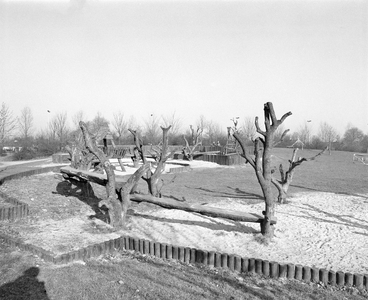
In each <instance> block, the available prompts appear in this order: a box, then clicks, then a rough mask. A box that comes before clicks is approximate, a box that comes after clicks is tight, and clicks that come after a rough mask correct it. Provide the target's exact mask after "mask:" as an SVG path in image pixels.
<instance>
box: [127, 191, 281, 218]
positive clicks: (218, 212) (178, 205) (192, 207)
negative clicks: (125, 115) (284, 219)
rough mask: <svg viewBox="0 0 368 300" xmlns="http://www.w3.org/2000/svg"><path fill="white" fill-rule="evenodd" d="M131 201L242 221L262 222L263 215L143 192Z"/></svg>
mask: <svg viewBox="0 0 368 300" xmlns="http://www.w3.org/2000/svg"><path fill="white" fill-rule="evenodd" d="M130 197H131V201H135V202H148V203H153V204H156V205H159V206H161V207H164V208H169V209H180V210H184V211H188V212H195V213H199V214H201V215H206V216H210V217H218V218H224V219H230V220H234V221H240V222H258V223H260V222H261V220H262V219H263V217H262V216H261V215H258V214H253V213H246V212H238V211H234V210H229V209H223V208H217V207H210V206H203V205H201V204H187V203H185V202H178V201H176V200H173V199H170V198H157V197H153V196H151V195H141V194H132V195H130ZM276 221H277V219H276V218H275V217H273V218H272V220H271V223H272V224H275V223H276Z"/></svg>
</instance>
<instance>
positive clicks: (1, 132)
mask: <svg viewBox="0 0 368 300" xmlns="http://www.w3.org/2000/svg"><path fill="white" fill-rule="evenodd" d="M16 128H17V120H16V119H15V118H14V117H13V113H12V111H11V110H10V109H9V107H8V106H7V105H6V104H5V103H4V102H3V103H2V104H1V109H0V149H3V146H4V143H5V141H6V140H7V139H9V138H10V136H11V134H12V133H13V132H14V130H15V129H16Z"/></svg>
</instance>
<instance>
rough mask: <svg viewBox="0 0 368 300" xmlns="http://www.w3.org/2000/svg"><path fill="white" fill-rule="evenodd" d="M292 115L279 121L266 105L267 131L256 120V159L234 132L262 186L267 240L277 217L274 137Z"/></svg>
mask: <svg viewBox="0 0 368 300" xmlns="http://www.w3.org/2000/svg"><path fill="white" fill-rule="evenodd" d="M290 115H291V112H288V113H286V114H284V115H283V116H282V117H281V119H280V120H278V119H277V117H276V113H275V111H274V108H273V104H272V103H271V102H267V103H265V105H264V118H265V131H263V130H261V128H260V127H259V124H258V117H256V119H255V126H256V129H257V132H258V133H259V134H260V137H258V138H256V139H255V141H254V144H255V147H254V158H253V157H252V156H251V155H249V154H248V153H247V151H246V147H245V144H244V143H243V141H242V140H241V139H240V136H239V134H238V133H237V132H234V134H233V136H234V138H235V139H236V140H237V142H238V143H239V145H240V147H241V149H242V152H243V153H242V154H241V156H242V157H244V158H245V159H246V162H248V163H250V165H251V166H252V167H253V168H254V170H255V173H256V176H257V180H258V182H259V184H260V186H261V189H262V192H263V196H264V200H265V210H264V211H263V212H262V213H263V215H264V219H263V221H262V223H261V233H262V235H264V236H265V237H266V238H267V239H271V238H272V237H273V234H274V232H273V226H271V225H272V224H271V220H272V218H273V217H274V215H275V198H274V197H273V193H272V188H271V183H272V174H271V172H272V167H271V152H272V149H273V145H274V135H275V131H276V130H277V128H278V127H279V126H280V125H281V124H282V122H283V121H284V120H285V119H286V118H287V117H288V116H290Z"/></svg>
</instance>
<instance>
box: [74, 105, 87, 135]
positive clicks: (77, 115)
mask: <svg viewBox="0 0 368 300" xmlns="http://www.w3.org/2000/svg"><path fill="white" fill-rule="evenodd" d="M85 119H86V117H85V115H84V111H83V110H80V111H78V112H77V113H75V114H74V116H73V117H72V121H73V125H74V127H75V128H76V129H78V131H80V129H79V122H80V121H82V122H84V121H85Z"/></svg>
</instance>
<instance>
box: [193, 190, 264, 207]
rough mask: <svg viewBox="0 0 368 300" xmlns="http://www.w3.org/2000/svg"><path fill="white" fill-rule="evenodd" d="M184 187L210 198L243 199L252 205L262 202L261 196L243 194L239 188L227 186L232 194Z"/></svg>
mask: <svg viewBox="0 0 368 300" xmlns="http://www.w3.org/2000/svg"><path fill="white" fill-rule="evenodd" d="M186 187H187V188H192V189H196V190H200V191H204V192H207V193H210V194H209V196H211V197H217V198H238V199H244V200H254V203H259V202H262V201H263V196H261V195H259V194H254V193H249V192H245V191H242V190H240V189H239V188H233V187H230V186H227V188H228V189H230V190H232V192H223V191H221V192H220V191H214V190H211V189H205V188H203V187H188V186H186ZM259 200H262V201H259ZM252 202H253V201H252ZM249 204H253V203H249Z"/></svg>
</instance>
